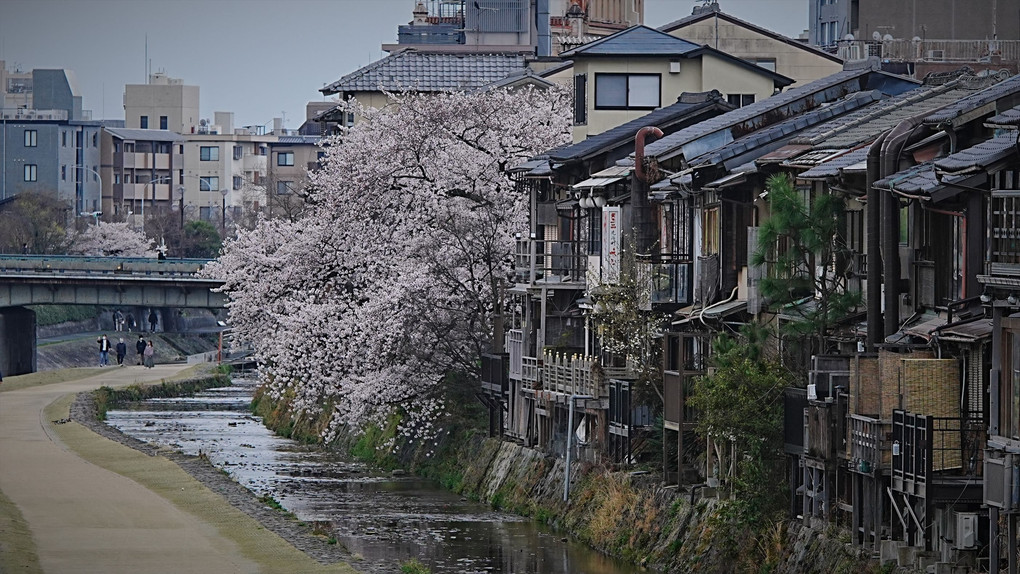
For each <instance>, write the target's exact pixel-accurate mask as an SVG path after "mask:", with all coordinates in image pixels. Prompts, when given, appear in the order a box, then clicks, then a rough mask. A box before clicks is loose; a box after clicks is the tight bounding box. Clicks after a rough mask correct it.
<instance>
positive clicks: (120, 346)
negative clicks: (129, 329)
mask: <svg viewBox="0 0 1020 574" xmlns="http://www.w3.org/2000/svg"><path fill="white" fill-rule="evenodd" d="M116 349H117V366H118V367H123V366H124V356H125V355H127V345H125V344H124V337H121V338H120V340H119V341H117V347H116Z"/></svg>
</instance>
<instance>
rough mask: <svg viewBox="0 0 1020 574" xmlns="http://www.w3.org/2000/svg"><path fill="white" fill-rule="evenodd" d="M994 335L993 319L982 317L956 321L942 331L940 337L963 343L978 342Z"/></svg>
mask: <svg viewBox="0 0 1020 574" xmlns="http://www.w3.org/2000/svg"><path fill="white" fill-rule="evenodd" d="M991 336H992V320H991V319H985V318H980V319H977V320H974V321H966V322H960V323H954V324H952V325H950V326H948V327H946V328H944V329H942V330H941V331H939V338H940V339H942V340H948V341H958V342H962V343H971V342H977V341H980V340H982V339H988V338H990V337H991Z"/></svg>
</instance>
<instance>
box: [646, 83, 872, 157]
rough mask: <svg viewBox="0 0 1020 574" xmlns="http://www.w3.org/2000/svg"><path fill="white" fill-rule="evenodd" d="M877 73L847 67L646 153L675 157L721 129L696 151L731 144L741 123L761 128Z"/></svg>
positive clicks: (690, 130)
mask: <svg viewBox="0 0 1020 574" xmlns="http://www.w3.org/2000/svg"><path fill="white" fill-rule="evenodd" d="M873 73H881V72H875V71H874V70H872V69H871V68H862V69H853V70H843V71H842V72H837V73H835V74H832V75H830V76H826V77H824V78H820V79H818V80H815V81H813V82H809V83H807V84H804V85H803V86H796V87H793V88H790V89H788V90H786V91H784V92H781V93H779V94H776V95H774V96H772V97H770V98H766V99H764V100H759V101H757V102H754V103H753V104H750V105H747V106H744V107H742V108H739V109H736V110H733V111H732V112H729V113H725V114H723V115H721V116H716V117H714V118H712V119H710V120H706V121H703V122H701V123H699V124H697V125H694V126H691V127H689V128H685V129H683V130H680V131H678V132H676V133H674V134H671V135H668V136H666V137H664V138H662V139H660V140H659V141H656V142H653V143H651V144H650V145H648V147H646V148H645V153H647V154H648V155H649V156H656V157H659V158H660V159H665V158H669V157H673V156H674V155H677V154H679V153H683V149H682V148H683V147H684V146H686V145H687V144H690V143H692V142H694V141H696V140H699V139H701V138H705V137H706V136H709V135H711V134H714V133H716V132H721V133H720V134H719V135H718V138H717V139H718V141H714V139H715V138H714V139H713V142H711V143H706V144H705V145H706V146H708V147H707V149H699V150H698V152H697V153H696V155H701V154H703V153H706V152H708V151H711V150H712V149H717V148H719V147H722V146H723V145H726V144H728V143H729V142H731V141H733V139H734V137H739V136H740V135H741V134H733V133H732V132H733V131H735V130H734V128H736V127H737V126H741V129H747V130H748V131H751V130H754V129H760V128H761V127H764V126H767V125H770V124H772V123H776V122H778V121H780V120H782V119H783V118H784V117H792V116H794V115H796V114H799V113H803V112H805V111H808V110H811V109H814V108H815V107H817V106H819V105H820V104H822V103H824V102H831V101H833V100H836V99H839V98H841V97H843V96H845V95H847V94H851V93H854V92H858V91H860V90H861V89H862V86H861V83H862V80H863V79H864V78H865V77H866V76H868V75H869V74H873ZM777 112H778V113H777ZM701 147H704V146H701Z"/></svg>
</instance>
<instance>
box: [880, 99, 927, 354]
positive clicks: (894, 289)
mask: <svg viewBox="0 0 1020 574" xmlns="http://www.w3.org/2000/svg"><path fill="white" fill-rule="evenodd" d="M923 119H924V116H923V115H919V116H915V117H912V118H909V119H906V120H903V121H901V122H900V123H898V124H897V125H896V127H894V128H893V129H892V130H890V131H889V133H888V134H887V135H886V137H885V140H884V141H883V142H882V146H881V163H880V168H881V171H880V175H881V177H887V176H890V175H892V174H894V173H896V172H897V171H899V159H900V153H902V151H903V148H904V147H905V146H906V144H907V142H908V140H909V139H910V136H911V135H912V134H913V133H914V130H916V129H917V128H918V127H920V126H921V122H922V121H923ZM881 203H882V215H881V217H882V230H881V232H882V236H881V241H882V249H881V253H882V266H883V271H884V272H883V274H882V279H883V286H884V287H885V292H884V293H883V300H884V302H885V313H884V315H883V316H884V318H885V321H884V329H883V338H884V337H888V336H889V335H892V334H893V333H895V332H896V331H898V330H899V328H900V304H899V295H900V254H899V245H900V240H899V235H900V220H899V200H897V199H896V196H894V195H893V194H892V193H891V192H890V193H885V194H881ZM869 328H870V325H869Z"/></svg>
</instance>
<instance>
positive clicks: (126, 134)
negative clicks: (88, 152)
mask: <svg viewBox="0 0 1020 574" xmlns="http://www.w3.org/2000/svg"><path fill="white" fill-rule="evenodd" d="M103 129H105V130H106V131H108V132H110V133H111V134H113V135H115V136H117V137H119V138H120V139H122V140H144V141H159V142H182V141H185V137H184V136H182V135H181V134H179V133H177V132H172V131H170V130H139V129H134V128H103Z"/></svg>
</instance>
